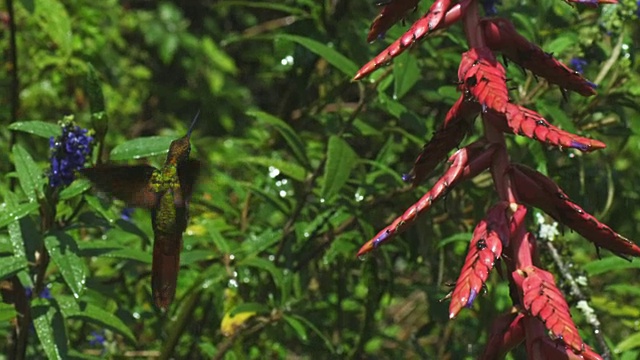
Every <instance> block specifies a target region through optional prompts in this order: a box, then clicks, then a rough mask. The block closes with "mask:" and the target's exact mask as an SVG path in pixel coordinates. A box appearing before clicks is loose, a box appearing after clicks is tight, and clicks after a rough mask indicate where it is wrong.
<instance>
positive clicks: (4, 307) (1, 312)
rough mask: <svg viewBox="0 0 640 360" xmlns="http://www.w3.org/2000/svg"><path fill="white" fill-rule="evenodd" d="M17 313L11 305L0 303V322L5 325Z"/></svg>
mask: <svg viewBox="0 0 640 360" xmlns="http://www.w3.org/2000/svg"><path fill="white" fill-rule="evenodd" d="M17 315H18V312H17V311H16V308H15V306H13V305H11V304H5V303H0V322H2V323H6V322H7V321H11V320H13V319H15V318H16V316H17Z"/></svg>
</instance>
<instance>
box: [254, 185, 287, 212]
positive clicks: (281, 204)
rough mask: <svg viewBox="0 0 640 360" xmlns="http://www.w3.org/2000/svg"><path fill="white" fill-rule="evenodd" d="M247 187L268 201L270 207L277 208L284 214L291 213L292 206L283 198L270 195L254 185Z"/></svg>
mask: <svg viewBox="0 0 640 360" xmlns="http://www.w3.org/2000/svg"><path fill="white" fill-rule="evenodd" d="M247 187H248V188H249V189H251V191H252V192H253V193H254V194H255V195H258V196H259V197H261V198H262V199H263V200H265V201H267V202H268V203H269V204H270V205H272V206H273V207H275V208H276V209H277V210H278V211H279V212H281V213H283V214H289V213H290V212H291V209H290V208H291V206H289V204H288V203H287V202H286V201H285V200H284V199H282V198H280V197H278V196H277V195H275V194H272V193H269V192H267V191H265V190H262V189H261V188H259V187H257V186H255V185H253V184H247Z"/></svg>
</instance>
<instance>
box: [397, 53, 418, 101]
mask: <svg viewBox="0 0 640 360" xmlns="http://www.w3.org/2000/svg"><path fill="white" fill-rule="evenodd" d="M393 79H394V83H393V84H394V86H393V98H394V99H401V98H402V97H403V96H404V95H405V94H406V93H408V92H409V90H411V88H413V86H414V85H415V84H416V83H417V82H418V80H419V79H420V68H419V67H418V61H417V60H416V57H415V56H414V55H413V54H411V53H410V52H408V51H405V52H404V53H402V54H400V56H398V57H397V58H396V60H395V61H394V63H393Z"/></svg>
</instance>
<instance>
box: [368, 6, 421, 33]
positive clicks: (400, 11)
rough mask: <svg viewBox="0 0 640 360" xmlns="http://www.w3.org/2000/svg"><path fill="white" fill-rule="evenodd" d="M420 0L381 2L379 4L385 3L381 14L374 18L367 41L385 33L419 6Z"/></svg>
mask: <svg viewBox="0 0 640 360" xmlns="http://www.w3.org/2000/svg"><path fill="white" fill-rule="evenodd" d="M418 1H420V0H388V1H387V2H379V3H378V5H384V7H383V8H382V11H381V12H380V14H379V15H378V16H377V17H376V19H375V20H373V23H372V24H371V29H369V34H368V35H367V41H369V42H372V41H374V40H375V39H377V38H379V37H381V36H383V35H384V33H385V32H386V31H387V30H389V28H390V27H392V26H393V24H395V23H397V22H398V21H400V20H401V19H402V18H404V17H405V16H406V15H407V13H408V12H409V11H411V10H415V9H416V8H417V7H418Z"/></svg>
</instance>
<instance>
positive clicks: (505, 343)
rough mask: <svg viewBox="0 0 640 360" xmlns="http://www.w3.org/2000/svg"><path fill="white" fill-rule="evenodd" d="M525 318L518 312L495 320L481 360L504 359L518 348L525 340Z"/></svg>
mask: <svg viewBox="0 0 640 360" xmlns="http://www.w3.org/2000/svg"><path fill="white" fill-rule="evenodd" d="M525 316H526V315H525V314H523V313H521V312H517V311H516V312H512V313H509V314H504V315H501V316H500V317H498V318H497V319H495V320H494V321H493V325H492V326H491V332H490V334H489V341H488V342H487V345H486V346H485V348H484V353H483V354H482V356H481V357H480V360H494V359H502V358H504V356H505V355H506V354H507V353H508V352H509V351H510V350H511V349H513V348H515V347H516V346H518V344H520V343H521V342H522V341H523V340H524V338H525V332H524V324H523V321H522V319H523V318H524V317H525Z"/></svg>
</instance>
